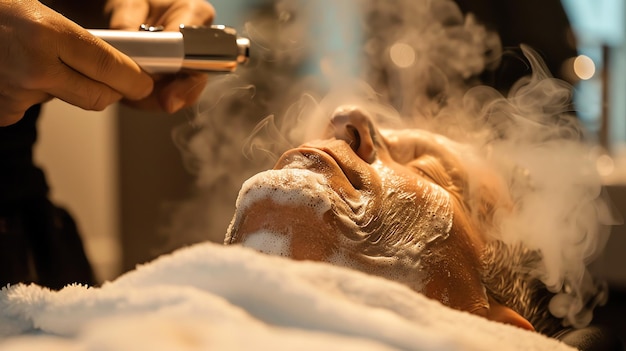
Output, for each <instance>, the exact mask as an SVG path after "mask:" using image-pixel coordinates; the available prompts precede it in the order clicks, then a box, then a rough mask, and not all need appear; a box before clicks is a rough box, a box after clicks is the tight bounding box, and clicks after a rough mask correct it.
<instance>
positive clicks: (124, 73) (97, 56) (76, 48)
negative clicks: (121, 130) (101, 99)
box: [57, 25, 153, 100]
mask: <svg viewBox="0 0 626 351" xmlns="http://www.w3.org/2000/svg"><path fill="white" fill-rule="evenodd" d="M64 32H65V33H66V35H65V36H64V37H62V38H60V40H59V42H58V43H57V47H58V52H57V55H58V57H59V59H60V60H61V61H63V63H65V64H66V65H68V66H70V67H71V68H72V69H74V70H76V71H78V72H80V73H82V74H83V75H85V76H86V77H89V78H91V79H93V80H95V81H99V82H102V83H104V84H106V85H107V86H109V87H111V88H112V89H114V90H116V91H118V92H119V93H120V94H122V95H123V96H124V97H126V98H128V99H131V100H137V99H141V98H143V97H145V96H147V95H149V94H150V92H152V88H153V81H152V78H151V77H150V76H149V75H148V74H147V73H145V72H144V71H142V70H141V68H140V67H139V65H137V63H136V62H135V61H133V60H132V59H131V58H130V57H128V56H126V55H124V54H123V53H121V52H119V51H117V50H115V49H114V48H113V47H112V46H110V45H109V44H107V43H106V42H104V41H103V40H101V39H99V38H97V37H95V36H93V35H91V34H90V33H89V32H88V31H87V30H85V29H83V28H81V27H79V26H78V25H76V26H75V27H74V28H71V30H68V31H64Z"/></svg>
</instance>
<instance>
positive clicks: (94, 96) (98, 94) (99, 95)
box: [85, 89, 117, 111]
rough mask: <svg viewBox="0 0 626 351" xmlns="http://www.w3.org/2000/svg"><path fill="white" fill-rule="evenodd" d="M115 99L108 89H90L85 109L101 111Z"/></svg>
mask: <svg viewBox="0 0 626 351" xmlns="http://www.w3.org/2000/svg"><path fill="white" fill-rule="evenodd" d="M116 100H117V99H115V97H114V96H113V93H111V92H110V91H108V90H105V89H90V90H89V92H88V94H87V98H86V104H85V109H87V110H92V111H102V110H104V109H105V108H107V106H109V105H111V104H112V103H114V102H115V101H116Z"/></svg>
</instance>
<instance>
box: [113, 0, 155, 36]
mask: <svg viewBox="0 0 626 351" xmlns="http://www.w3.org/2000/svg"><path fill="white" fill-rule="evenodd" d="M149 10H150V7H149V5H148V2H147V1H145V0H109V1H108V2H107V4H106V7H105V12H106V13H108V14H110V16H111V18H110V20H109V27H110V28H111V29H125V30H138V29H139V26H140V25H142V24H144V21H145V20H146V18H147V17H148V13H149Z"/></svg>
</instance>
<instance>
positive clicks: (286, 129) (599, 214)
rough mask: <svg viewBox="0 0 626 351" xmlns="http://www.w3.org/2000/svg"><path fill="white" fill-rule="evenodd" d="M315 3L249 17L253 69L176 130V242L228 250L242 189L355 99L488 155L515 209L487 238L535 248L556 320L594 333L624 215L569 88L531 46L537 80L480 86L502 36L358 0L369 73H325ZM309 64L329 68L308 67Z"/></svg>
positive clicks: (500, 217) (217, 84) (434, 5)
mask: <svg viewBox="0 0 626 351" xmlns="http://www.w3.org/2000/svg"><path fill="white" fill-rule="evenodd" d="M338 2H341V3H348V2H349V1H338ZM307 3H312V2H306V1H296V0H290V1H276V2H275V3H273V4H270V5H267V6H260V7H258V8H255V9H253V10H252V11H251V13H250V19H249V21H248V23H247V25H246V31H245V33H243V34H244V35H247V36H249V37H250V39H251V40H252V42H253V45H255V46H256V47H255V49H256V50H255V51H253V54H254V55H255V57H254V58H253V62H252V64H251V65H250V67H246V68H241V69H239V70H238V73H237V75H230V76H225V77H215V78H213V79H212V80H211V83H210V84H209V86H208V87H207V90H206V96H205V98H204V99H203V103H202V104H201V105H200V106H199V108H198V110H197V111H196V112H197V114H196V116H195V118H194V120H193V121H192V122H191V123H190V124H189V125H186V126H183V127H181V128H180V129H179V130H177V131H175V133H174V135H175V140H176V142H177V144H178V145H179V146H180V147H181V150H183V155H184V158H185V160H186V162H187V164H188V165H189V168H190V169H191V170H193V171H194V172H195V173H196V174H197V175H198V184H197V185H198V186H197V190H198V195H197V196H196V198H195V200H194V201H191V202H190V203H187V204H185V205H184V206H181V208H180V210H179V211H178V214H177V216H176V220H175V221H174V222H173V223H172V227H171V228H170V230H171V231H172V233H176V234H175V235H173V237H175V238H176V239H175V241H174V245H175V246H179V245H181V244H184V243H190V242H197V241H202V240H212V241H216V242H221V241H222V240H223V236H224V233H225V232H226V227H227V226H228V222H229V221H230V219H231V218H232V214H233V211H234V204H235V199H236V196H237V192H238V190H239V188H240V186H241V184H242V183H243V181H244V180H245V179H247V178H249V177H250V176H252V175H253V174H255V173H257V172H259V171H261V170H264V169H268V168H271V166H272V165H273V160H274V159H275V157H276V156H278V155H279V154H280V153H281V152H282V151H284V150H285V149H287V148H289V147H293V146H296V145H298V144H300V143H301V142H303V141H304V140H307V139H309V138H312V137H315V136H316V133H317V131H319V130H320V129H321V128H323V127H324V126H325V124H326V122H327V121H328V118H329V115H330V112H331V111H333V110H335V108H336V107H337V106H339V105H342V104H346V103H349V104H356V105H360V106H361V107H363V108H364V109H365V110H368V112H370V113H371V115H372V116H375V118H376V119H377V122H378V123H380V124H383V125H385V126H396V127H398V126H406V127H411V128H414V127H420V128H426V129H430V130H433V131H436V132H439V133H441V134H444V135H446V136H448V137H450V138H452V139H456V140H458V141H461V142H466V143H471V144H473V145H474V146H475V147H477V148H478V149H480V150H482V151H484V154H485V157H487V158H488V160H489V161H490V163H491V167H492V168H493V169H494V170H495V171H496V172H497V173H498V174H500V175H501V177H502V179H503V181H504V183H506V184H508V185H509V186H510V188H509V192H510V194H511V197H512V199H513V203H514V205H515V206H514V210H513V211H512V212H511V211H509V209H507V210H506V211H505V210H502V211H500V212H497V213H496V222H495V228H496V229H495V230H493V232H492V233H491V235H492V236H493V237H494V238H496V239H499V240H502V241H504V242H506V243H511V244H512V243H517V242H522V243H524V244H525V245H527V246H529V247H530V248H532V249H537V250H539V251H540V252H541V254H542V257H543V262H542V265H541V266H539V267H529V269H534V274H535V275H536V276H537V277H538V278H539V279H541V280H542V281H543V282H544V283H545V284H546V286H547V287H548V288H549V289H550V290H551V291H553V292H554V293H557V295H556V296H555V298H554V299H553V303H552V304H551V311H552V313H553V314H555V315H556V316H557V317H562V318H564V320H565V323H566V324H571V325H575V326H583V325H586V324H587V323H588V322H589V320H590V317H591V312H590V310H592V309H593V307H594V305H595V304H596V303H598V302H601V300H602V294H601V289H602V286H601V284H599V283H598V282H596V281H594V280H593V279H592V278H591V277H590V275H589V272H588V271H587V265H588V263H589V262H590V261H591V260H592V259H594V258H595V257H596V256H597V255H598V254H599V253H600V252H601V249H602V247H603V245H604V244H605V242H606V239H607V236H608V232H609V230H608V228H609V227H608V226H609V225H611V224H615V223H616V221H617V220H616V218H617V217H618V216H617V215H615V214H614V213H613V212H612V211H611V208H610V205H609V202H608V200H607V199H606V197H605V196H604V194H603V191H602V181H601V179H600V177H599V176H598V175H597V172H596V169H595V168H594V162H595V160H594V154H593V152H592V151H591V150H592V145H588V144H586V143H585V142H584V139H585V138H584V131H583V130H582V129H581V128H580V127H579V125H578V123H577V120H576V118H575V117H574V116H572V115H570V114H569V113H568V111H570V109H571V101H570V97H571V96H570V93H571V87H570V86H568V85H567V84H565V83H564V82H562V81H560V80H557V79H554V78H552V77H551V76H550V74H549V72H547V70H546V69H545V67H544V66H543V65H542V64H541V62H540V61H539V60H537V55H536V54H535V53H533V52H532V50H531V49H530V48H525V50H524V52H525V55H526V56H527V58H528V60H529V61H530V63H531V65H532V71H533V74H532V75H531V76H529V77H526V78H524V79H522V80H520V81H519V82H518V83H517V84H516V85H515V86H514V87H513V88H512V89H511V90H510V91H509V92H508V93H507V95H506V96H503V95H502V94H501V93H500V92H498V91H496V90H494V89H492V88H489V87H485V86H481V85H480V84H479V83H480V82H479V80H478V77H479V75H480V74H481V73H482V72H484V71H485V70H489V69H492V68H494V67H495V66H496V65H497V64H498V63H499V58H500V56H501V52H502V51H501V47H500V44H499V39H498V36H497V34H495V33H490V32H488V31H487V30H486V29H485V28H484V27H483V26H481V25H480V24H479V23H477V21H476V20H475V19H474V18H473V17H472V16H471V15H470V16H466V17H464V16H463V15H462V14H461V12H460V10H459V9H458V7H457V6H456V4H455V3H454V2H452V1H450V0H423V1H418V0H405V1H393V5H392V4H390V1H387V0H352V1H350V2H349V3H352V4H353V5H354V6H353V7H352V8H353V9H354V12H352V13H346V11H345V8H344V10H343V12H339V13H340V14H342V15H343V16H347V15H350V16H358V17H359V18H360V19H361V20H360V21H359V22H358V23H359V24H360V25H359V26H357V27H358V28H356V29H355V30H358V31H360V33H361V37H362V39H363V46H362V49H361V51H360V52H359V55H360V56H359V57H360V59H361V61H360V62H354V65H355V66H358V67H362V69H361V70H360V73H358V72H357V73H358V74H356V75H350V74H337V72H338V70H337V69H334V70H333V69H330V70H329V69H328V67H325V66H324V65H328V63H329V62H330V63H332V62H337V60H336V59H337V57H336V55H338V53H337V52H336V51H335V52H332V53H329V54H328V55H326V56H325V53H324V52H318V51H319V50H320V48H319V47H317V46H316V43H319V41H320V40H321V38H315V37H312V36H311V34H310V31H309V26H310V25H311V23H314V22H315V20H316V19H315V18H309V17H307V14H310V13H313V14H316V13H318V12H316V11H310V8H302V7H301V6H303V7H306V6H311V5H306V4H307ZM333 3H335V2H329V4H333ZM344 6H345V4H344ZM326 10H327V11H332V8H328V9H326ZM339 20H341V18H339ZM348 37H350V36H348ZM353 37H354V36H353ZM316 50H317V51H316ZM313 54H315V55H313ZM311 57H317V58H318V61H317V62H313V64H318V65H320V67H321V68H320V70H319V72H320V74H317V75H314V76H311V75H309V74H307V72H305V68H306V67H310V66H307V65H310V64H311V62H309V61H308V60H309V58H311ZM328 57H330V58H331V59H329V60H327V58H328ZM339 62H344V64H345V61H341V60H339ZM340 67H341V66H340ZM331 68H332V67H331ZM470 188H472V187H471V186H470ZM598 296H600V297H598Z"/></svg>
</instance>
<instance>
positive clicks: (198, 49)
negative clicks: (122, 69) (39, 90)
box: [89, 25, 250, 74]
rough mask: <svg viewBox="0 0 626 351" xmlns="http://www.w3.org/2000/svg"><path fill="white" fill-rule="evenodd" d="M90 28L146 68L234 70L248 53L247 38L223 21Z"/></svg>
mask: <svg viewBox="0 0 626 351" xmlns="http://www.w3.org/2000/svg"><path fill="white" fill-rule="evenodd" d="M89 32H90V33H91V34H93V35H95V36H96V37H99V38H101V39H103V40H104V41H106V42H107V43H109V44H110V45H111V46H113V47H115V48H116V49H118V50H119V51H121V52H123V53H124V54H126V55H128V56H129V57H130V58H132V59H133V60H134V61H135V62H137V64H138V65H139V66H140V67H141V68H142V69H143V70H145V71H146V72H148V73H151V74H155V73H176V72H179V71H181V70H192V71H201V72H233V71H234V70H235V69H236V68H237V66H238V65H240V64H244V63H245V62H247V61H248V58H249V57H250V40H248V39H247V38H243V37H239V36H237V32H236V30H235V29H233V28H231V27H227V26H222V25H214V26H210V27H208V26H207V27H203V26H184V25H181V26H180V31H178V32H176V31H164V30H163V28H162V27H152V26H147V25H142V26H141V28H140V30H138V31H125V30H108V29H103V30H100V29H91V30H89Z"/></svg>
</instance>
